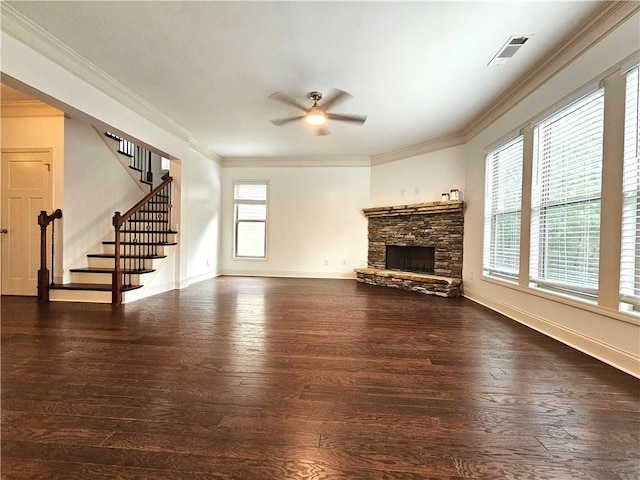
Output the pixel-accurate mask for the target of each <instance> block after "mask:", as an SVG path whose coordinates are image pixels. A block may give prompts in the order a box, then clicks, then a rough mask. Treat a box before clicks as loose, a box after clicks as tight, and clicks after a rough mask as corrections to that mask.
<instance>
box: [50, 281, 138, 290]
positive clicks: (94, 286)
mask: <svg viewBox="0 0 640 480" xmlns="http://www.w3.org/2000/svg"><path fill="white" fill-rule="evenodd" d="M138 288H142V285H123V286H122V291H123V292H128V291H131V290H136V289H138ZM49 289H50V290H88V291H93V292H110V291H111V284H110V283H63V284H60V285H50V286H49Z"/></svg>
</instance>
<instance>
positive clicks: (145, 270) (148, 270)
mask: <svg viewBox="0 0 640 480" xmlns="http://www.w3.org/2000/svg"><path fill="white" fill-rule="evenodd" d="M155 271H156V270H155V268H143V269H141V270H122V273H124V274H127V275H129V274H131V275H141V274H143V273H151V272H155ZM69 272H74V273H104V274H109V275H111V274H112V273H113V268H99V267H84V268H71V269H69Z"/></svg>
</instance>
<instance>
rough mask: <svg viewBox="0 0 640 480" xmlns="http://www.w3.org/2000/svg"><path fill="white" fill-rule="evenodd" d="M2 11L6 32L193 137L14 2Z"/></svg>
mask: <svg viewBox="0 0 640 480" xmlns="http://www.w3.org/2000/svg"><path fill="white" fill-rule="evenodd" d="M0 13H1V16H2V22H0V28H1V29H2V31H3V32H5V33H7V34H8V35H10V36H12V37H13V38H15V39H16V40H18V41H20V42H22V43H24V44H25V45H27V46H28V47H30V48H32V49H33V50H35V51H37V52H38V53H40V54H42V55H44V56H45V57H46V58H48V59H49V60H51V61H53V62H54V63H56V64H57V65H60V66H61V67H62V68H64V69H66V70H68V71H69V72H71V73H72V74H74V75H75V76H77V77H78V78H80V79H82V80H84V81H85V82H87V83H88V84H89V85H91V86H93V87H95V88H97V89H98V90H100V91H101V92H103V93H105V94H106V95H108V96H110V97H111V98H113V99H114V100H116V101H117V102H119V103H121V104H122V105H124V106H126V107H127V108H129V109H130V110H132V111H134V112H135V113H137V114H138V115H141V116H142V117H144V118H146V119H147V120H149V121H150V122H152V123H153V124H155V125H157V126H158V127H160V128H162V129H163V130H165V131H166V132H168V133H171V134H172V135H175V136H176V137H178V138H180V139H182V140H184V141H185V142H188V141H189V140H190V138H191V134H190V133H189V132H188V131H187V130H185V129H184V128H182V127H181V126H180V125H178V124H177V123H175V122H174V121H173V120H171V119H170V118H169V117H167V116H166V115H164V114H163V113H162V112H161V111H160V110H158V109H157V108H155V107H154V106H153V105H151V104H150V103H149V102H147V101H146V100H144V99H143V98H141V97H139V96H138V95H136V94H135V93H134V92H133V91H131V90H129V89H128V88H127V87H125V86H124V85H123V84H122V83H120V82H119V81H117V80H116V79H115V78H113V77H112V76H110V75H109V74H107V73H106V72H105V71H104V70H102V69H100V68H98V67H97V66H96V65H94V64H93V63H91V62H89V61H88V60H87V59H85V58H84V57H82V56H81V55H80V54H78V53H77V52H76V51H75V50H73V49H71V48H69V47H68V46H67V45H65V44H64V43H62V42H61V41H60V40H58V39H57V38H56V37H54V36H53V35H51V34H50V33H49V32H47V31H46V30H44V29H43V28H41V27H40V26H39V25H37V24H35V23H33V22H32V21H31V20H29V19H28V18H27V17H25V16H24V15H22V14H21V13H20V12H18V11H17V10H16V9H14V8H13V7H11V6H10V5H7V3H6V2H0Z"/></svg>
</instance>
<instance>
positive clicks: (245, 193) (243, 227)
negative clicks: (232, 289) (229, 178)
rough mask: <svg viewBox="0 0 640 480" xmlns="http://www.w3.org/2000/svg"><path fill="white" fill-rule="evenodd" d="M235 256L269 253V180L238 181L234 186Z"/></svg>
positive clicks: (262, 256)
mask: <svg viewBox="0 0 640 480" xmlns="http://www.w3.org/2000/svg"><path fill="white" fill-rule="evenodd" d="M233 204H234V207H233V208H234V221H235V242H234V243H235V257H236V258H243V257H244V258H265V257H266V254H267V182H236V183H234V186H233Z"/></svg>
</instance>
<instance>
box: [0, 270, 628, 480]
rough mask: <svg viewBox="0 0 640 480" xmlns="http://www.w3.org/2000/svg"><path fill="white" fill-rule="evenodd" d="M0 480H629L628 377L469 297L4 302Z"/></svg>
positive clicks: (227, 281) (237, 288)
mask: <svg viewBox="0 0 640 480" xmlns="http://www.w3.org/2000/svg"><path fill="white" fill-rule="evenodd" d="M1 313H2V451H1V460H2V465H1V466H2V478H3V479H83V480H84V479H91V480H93V479H115V478H118V479H154V480H159V479H172V480H177V479H195V480H203V479H227V478H233V479H250V480H252V479H278V480H279V479H463V478H465V479H466V478H476V479H478V478H481V479H562V480H567V479H581V480H585V479H597V480H607V479H618V480H620V479H638V478H640V380H637V379H635V378H633V377H631V376H629V375H627V374H624V373H622V372H619V371H617V370H615V369H614V368H611V367H609V366H607V365H605V364H602V363H600V362H598V361H597V360H594V359H592V358H589V357H587V356H586V355H583V354H581V353H579V352H577V351H574V350H572V349H570V348H569V347H566V346H564V345H562V344H560V343H557V342H555V341H553V340H551V339H549V338H547V337H544V336H543V335H540V334H538V333H536V332H534V331H532V330H529V329H527V328H525V327H523V326H521V325H519V324H517V323H515V322H513V321H510V320H508V319H506V318H504V317H502V316H500V315H498V314H495V313H493V312H491V311H489V310H487V309H485V308H483V307H481V306H479V305H476V304H474V303H473V302H471V301H469V300H466V299H462V298H459V299H441V298H433V297H428V296H424V295H419V294H414V293H409V292H402V291H397V290H392V289H386V288H383V287H374V286H368V285H361V284H358V283H356V282H355V281H351V280H305V279H265V278H232V277H223V278H219V279H215V280H211V281H206V282H202V283H199V284H196V285H193V286H191V287H189V288H187V289H184V290H182V291H176V292H170V293H167V294H163V295H159V296H156V297H154V298H151V299H146V300H143V301H140V302H136V303H134V304H130V305H126V306H124V307H111V306H109V305H87V304H60V303H52V304H49V305H38V304H37V303H36V302H35V299H34V298H24V297H22V298H21V297H3V298H2V312H1Z"/></svg>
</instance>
